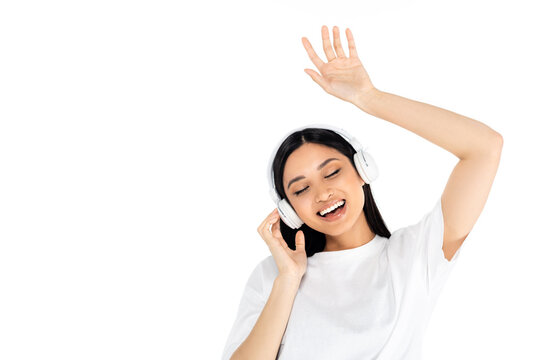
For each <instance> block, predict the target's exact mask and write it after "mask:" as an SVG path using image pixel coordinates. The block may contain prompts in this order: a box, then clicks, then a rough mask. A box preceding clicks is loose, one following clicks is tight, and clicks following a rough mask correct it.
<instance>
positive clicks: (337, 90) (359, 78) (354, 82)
mask: <svg viewBox="0 0 539 360" xmlns="http://www.w3.org/2000/svg"><path fill="white" fill-rule="evenodd" d="M346 38H347V39H348V49H349V53H350V56H349V57H346V54H345V53H344V50H343V48H342V45H341V39H340V35H339V28H338V27H337V26H335V27H333V46H334V48H335V51H336V52H337V55H335V52H334V51H333V47H332V46H331V42H330V39H329V31H328V28H327V26H325V25H324V26H322V42H323V46H324V52H325V53H326V57H327V59H328V62H327V63H325V62H324V61H322V59H320V58H319V57H318V55H316V52H315V51H314V50H313V47H312V46H311V43H310V42H309V40H307V38H306V37H302V38H301V40H302V42H303V46H304V47H305V50H307V54H308V55H309V58H310V59H311V60H312V62H313V63H314V65H315V66H316V68H317V69H318V71H320V74H321V75H320V74H318V73H317V72H316V71H314V70H312V69H305V72H306V73H307V74H308V75H310V76H311V78H312V79H313V80H314V81H315V82H316V83H317V84H318V85H320V86H321V87H322V89H324V91H326V92H327V93H328V94H331V95H334V96H336V97H338V98H339V99H342V100H344V101H348V102H350V103H352V104H354V105H358V106H359V105H361V104H362V102H365V101H367V99H368V98H369V97H370V96H372V94H373V93H374V92H375V90H376V89H375V87H374V86H373V84H372V82H371V79H370V78H369V75H368V74H367V72H366V71H365V68H364V67H363V64H362V63H361V61H360V60H359V57H358V56H357V52H356V45H355V42H354V38H353V36H352V31H351V30H350V29H348V28H347V29H346Z"/></svg>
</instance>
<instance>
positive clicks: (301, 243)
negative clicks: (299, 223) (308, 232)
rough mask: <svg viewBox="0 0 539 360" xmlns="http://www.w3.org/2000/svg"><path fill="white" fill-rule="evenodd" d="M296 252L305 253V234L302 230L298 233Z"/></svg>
mask: <svg viewBox="0 0 539 360" xmlns="http://www.w3.org/2000/svg"><path fill="white" fill-rule="evenodd" d="M296 250H299V251H305V234H304V233H303V231H301V230H300V231H298V232H297V233H296Z"/></svg>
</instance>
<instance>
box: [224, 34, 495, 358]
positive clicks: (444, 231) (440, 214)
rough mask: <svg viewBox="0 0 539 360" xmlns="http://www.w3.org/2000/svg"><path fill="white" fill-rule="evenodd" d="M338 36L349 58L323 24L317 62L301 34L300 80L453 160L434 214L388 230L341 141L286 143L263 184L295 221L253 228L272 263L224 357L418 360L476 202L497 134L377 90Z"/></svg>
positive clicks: (491, 166) (247, 298)
mask: <svg viewBox="0 0 539 360" xmlns="http://www.w3.org/2000/svg"><path fill="white" fill-rule="evenodd" d="M346 37H347V40H348V48H349V54H350V55H349V57H347V56H346V55H345V53H344V50H343V48H342V46H341V42H340V38H339V29H338V28H337V27H334V28H333V47H332V45H331V43H330V39H329V32H328V29H327V27H326V26H323V27H322V40H323V47H324V52H325V54H326V57H327V60H328V62H327V63H325V62H324V61H322V60H321V59H320V58H319V57H318V56H317V54H316V53H315V52H314V50H313V48H312V46H311V45H310V43H309V41H308V40H307V39H306V38H302V41H303V45H304V47H305V49H306V51H307V53H308V55H309V57H310V59H311V60H312V61H313V63H314V65H315V66H316V68H317V69H318V71H319V72H320V74H319V73H317V72H316V71H314V70H311V69H306V70H305V72H306V73H307V74H308V75H310V76H311V78H312V79H313V80H314V81H315V82H316V83H317V84H318V85H320V86H321V87H322V88H323V89H324V90H325V91H326V92H327V93H329V94H331V95H334V96H336V97H338V98H340V99H342V100H344V101H348V102H350V103H352V104H354V105H356V106H357V107H358V108H360V109H361V110H363V111H365V112H367V113H369V114H371V115H374V116H376V117H378V118H381V119H384V120H386V121H389V122H392V123H394V124H396V125H399V126H401V127H403V128H405V129H407V130H410V131H412V132H414V133H415V134H417V135H419V136H421V137H423V138H425V139H427V140H429V141H430V142H432V143H434V144H436V145H438V146H441V147H442V148H444V149H446V150H447V151H449V152H451V153H452V154H454V155H455V156H457V157H458V158H459V162H458V163H457V165H456V166H455V168H454V169H453V172H452V173H451V175H450V177H449V179H448V182H447V185H446V187H445V190H444V191H443V193H442V194H441V196H440V198H438V200H437V201H436V204H435V205H434V207H433V208H432V209H431V210H430V211H429V212H427V213H426V214H425V216H423V217H422V219H421V220H420V221H419V222H417V223H415V224H413V225H410V226H408V227H405V228H401V229H399V230H396V231H395V232H393V234H390V233H389V231H388V230H387V228H386V227H385V224H384V222H383V219H382V217H381V216H380V214H379V212H378V210H377V207H376V205H375V203H374V200H373V198H372V194H371V192H370V187H369V185H368V183H367V181H366V180H368V179H363V178H362V177H361V175H360V171H359V170H358V166H357V165H354V161H353V154H354V153H355V152H356V150H355V149H353V148H352V146H351V145H350V144H349V143H348V142H347V141H346V140H345V139H344V138H343V137H341V136H339V135H338V134H337V133H335V132H332V131H331V130H325V129H320V128H307V129H304V130H301V131H297V132H295V133H293V134H291V135H290V136H289V137H288V138H286V139H285V141H283V143H282V144H281V146H280V147H279V150H278V151H277V153H276V155H275V159H274V160H273V165H272V168H273V177H274V178H273V180H274V182H275V190H276V192H277V193H278V194H279V197H280V198H281V199H285V200H286V202H287V203H288V204H289V205H290V207H291V209H293V210H291V211H294V213H295V214H297V216H298V218H299V219H300V220H301V222H302V223H303V224H302V225H301V227H300V228H299V230H295V229H293V228H290V227H288V226H287V225H285V224H284V223H283V222H282V221H278V220H280V215H281V213H280V212H278V211H277V209H275V210H274V211H272V212H271V213H270V214H269V215H268V216H267V217H266V219H264V221H263V222H262V223H261V224H260V226H259V227H258V233H259V234H260V235H261V237H262V238H263V239H264V241H265V242H266V244H267V245H268V247H269V249H270V251H271V256H268V257H267V258H266V259H264V260H263V261H262V262H260V263H259V264H258V266H257V267H256V268H255V269H254V271H253V272H252V274H251V276H250V277H249V280H248V282H247V285H246V287H245V292H244V294H243V297H242V300H241V303H240V306H239V309H238V314H237V317H236V321H235V323H234V325H233V327H232V331H231V333H230V335H229V337H228V340H227V344H226V346H225V350H224V353H223V359H230V358H231V359H275V358H279V359H286V360H288V359H310V360H314V359H420V358H421V351H422V348H421V347H422V339H423V335H424V330H425V329H426V325H427V324H428V320H429V317H430V313H431V311H432V309H433V306H434V304H435V302H436V299H437V297H438V295H439V294H440V290H441V288H442V286H443V284H444V283H445V280H446V279H447V277H448V275H449V273H450V271H451V269H452V268H453V266H454V264H455V261H456V260H457V259H458V255H459V253H460V251H459V250H460V248H461V245H462V243H463V242H464V240H465V239H466V238H467V236H468V235H469V233H470V231H471V229H472V227H473V225H474V224H475V222H476V221H477V219H478V217H479V215H480V213H481V211H482V210H483V207H484V205H485V202H486V200H487V197H488V194H489V191H490V188H491V186H492V183H493V181H494V177H495V174H496V171H497V168H498V164H499V161H500V156H501V149H502V144H503V139H502V136H501V135H500V134H499V133H497V132H496V131H494V130H493V129H491V128H490V127H488V126H487V125H485V124H483V123H481V122H478V121H476V120H473V119H470V118H467V117H464V116H461V115H458V114H456V113H453V112H450V111H447V110H444V109H441V108H438V107H435V106H432V105H428V104H425V103H421V102H417V101H413V100H410V99H406V98H403V97H400V96H397V95H393V94H390V93H387V92H383V91H381V90H378V89H377V88H375V87H374V85H373V84H372V82H371V80H370V78H369V76H368V74H367V72H366V71H365V69H364V67H363V66H362V64H361V61H360V60H359V58H358V55H357V53H356V47H355V43H354V39H353V36H352V33H351V31H350V30H349V29H346ZM334 51H335V52H334ZM282 201H283V202H284V200H282ZM337 207H340V208H337ZM329 210H333V212H334V213H335V214H334V215H332V216H333V217H332V218H331V219H329V218H326V217H327V216H328V214H326V211H329ZM321 212H322V213H321ZM321 215H326V216H321ZM329 216H331V215H330V214H329ZM281 220H282V219H281ZM281 230H282V232H281ZM287 242H288V244H287ZM289 245H290V246H289ZM306 249H307V250H306ZM308 258H309V261H307V259H308Z"/></svg>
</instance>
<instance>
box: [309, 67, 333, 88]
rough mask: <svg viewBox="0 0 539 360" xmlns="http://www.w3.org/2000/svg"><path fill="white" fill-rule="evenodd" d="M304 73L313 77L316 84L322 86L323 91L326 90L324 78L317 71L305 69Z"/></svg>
mask: <svg viewBox="0 0 539 360" xmlns="http://www.w3.org/2000/svg"><path fill="white" fill-rule="evenodd" d="M304 71H305V72H306V73H307V75H309V76H310V77H311V79H313V81H314V82H315V83H317V84H318V85H320V86H321V87H322V89H324V90H326V82H325V81H324V79H323V78H322V76H320V74H318V73H317V72H316V71H314V70H311V69H304ZM326 91H327V90H326Z"/></svg>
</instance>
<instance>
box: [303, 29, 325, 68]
mask: <svg viewBox="0 0 539 360" xmlns="http://www.w3.org/2000/svg"><path fill="white" fill-rule="evenodd" d="M301 42H302V43H303V47H305V50H307V54H308V55H309V58H310V59H311V61H312V62H313V64H314V66H316V68H317V69H318V71H321V70H320V69H321V68H322V65H324V62H323V61H322V59H320V58H319V57H318V55H316V52H314V49H313V47H312V46H311V43H310V42H309V40H307V38H306V37H302V38H301Z"/></svg>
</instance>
